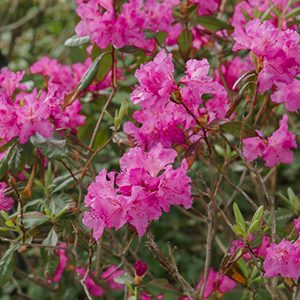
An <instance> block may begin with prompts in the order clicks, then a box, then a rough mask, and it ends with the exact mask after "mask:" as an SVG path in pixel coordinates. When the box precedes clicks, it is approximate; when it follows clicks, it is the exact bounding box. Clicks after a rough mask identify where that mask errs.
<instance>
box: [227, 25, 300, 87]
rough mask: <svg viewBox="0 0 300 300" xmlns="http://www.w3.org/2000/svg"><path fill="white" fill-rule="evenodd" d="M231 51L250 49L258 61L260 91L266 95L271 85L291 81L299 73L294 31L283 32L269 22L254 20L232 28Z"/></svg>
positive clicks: (297, 43)
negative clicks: (232, 45)
mask: <svg viewBox="0 0 300 300" xmlns="http://www.w3.org/2000/svg"><path fill="white" fill-rule="evenodd" d="M233 37H234V39H235V41H236V44H235V45H234V47H233V50H241V49H249V50H251V51H252V52H253V53H254V54H255V55H256V56H257V57H258V58H259V59H260V60H262V62H263V63H262V66H259V75H258V79H259V91H260V92H265V91H266V90H268V89H270V88H271V87H272V85H273V84H275V85H276V84H278V83H281V82H283V83H286V84H289V83H291V82H292V81H293V79H294V76H295V75H296V74H297V72H298V71H299V65H300V58H299V51H300V47H299V35H298V33H297V32H296V31H293V30H290V29H289V30H286V31H282V30H280V29H278V28H276V27H275V26H274V25H273V24H272V23H270V22H269V21H265V22H263V23H262V24H261V23H260V20H258V19H255V20H253V21H250V22H248V23H246V24H245V26H238V27H236V28H235V31H234V33H233Z"/></svg>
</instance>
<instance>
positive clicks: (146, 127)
mask: <svg viewBox="0 0 300 300" xmlns="http://www.w3.org/2000/svg"><path fill="white" fill-rule="evenodd" d="M186 66H187V68H186V72H185V76H184V77H183V78H182V79H181V80H180V87H179V88H178V85H179V84H177V85H176V83H175V81H174V75H173V73H174V65H173V63H172V56H171V55H168V56H167V54H166V53H165V51H161V52H160V53H159V54H158V55H157V56H156V57H155V58H154V61H152V62H149V63H147V64H145V65H143V66H142V67H141V68H140V69H139V70H138V71H137V72H136V77H137V78H138V80H139V85H138V86H137V87H136V88H135V89H134V91H133V93H132V94H131V100H132V102H133V103H134V104H137V103H140V104H141V108H140V109H139V110H138V111H136V112H135V113H134V114H133V118H134V120H135V121H136V122H138V124H137V125H136V124H133V123H131V122H127V123H125V124H124V131H125V133H127V134H128V135H129V136H130V138H131V139H132V140H133V141H134V142H135V143H136V144H137V145H139V146H142V147H143V148H144V149H151V147H153V146H155V145H157V144H158V143H161V144H162V145H163V146H164V147H171V146H172V145H173V144H184V143H186V139H187V138H186V136H190V137H191V139H192V141H195V140H197V139H200V138H201V133H199V134H198V135H195V133H194V128H195V126H196V125H197V122H196V120H195V119H197V118H202V117H203V116H204V117H206V116H207V118H206V119H208V121H207V122H208V123H210V122H212V121H214V120H215V119H222V118H224V117H225V115H226V112H227V110H228V108H229V103H228V98H227V94H226V91H225V89H224V87H222V86H221V85H220V84H219V83H218V82H216V81H215V80H213V78H212V77H210V76H209V75H208V72H209V68H210V66H209V64H208V61H207V60H206V59H203V60H196V59H191V60H189V61H188V62H187V65H186ZM206 94H207V95H209V97H210V99H209V100H208V101H206V103H203V100H202V97H203V96H204V95H206ZM181 101H182V102H184V104H185V106H183V105H182V104H181ZM191 113H192V114H194V116H192V115H191ZM139 125H140V126H139Z"/></svg>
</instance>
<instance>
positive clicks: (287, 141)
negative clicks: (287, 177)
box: [243, 115, 297, 168]
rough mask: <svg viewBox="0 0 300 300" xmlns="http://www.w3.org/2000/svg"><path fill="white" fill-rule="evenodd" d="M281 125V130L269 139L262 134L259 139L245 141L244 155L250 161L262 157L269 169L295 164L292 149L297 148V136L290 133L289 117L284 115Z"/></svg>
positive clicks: (259, 134)
mask: <svg viewBox="0 0 300 300" xmlns="http://www.w3.org/2000/svg"><path fill="white" fill-rule="evenodd" d="M279 124H280V126H279V128H278V129H277V130H276V131H275V132H273V134H272V135H271V136H270V137H269V138H268V139H264V137H263V135H262V133H260V132H258V136H257V137H250V138H246V139H243V145H244V148H243V153H244V156H245V157H246V158H247V159H248V160H249V161H253V160H255V159H257V158H258V157H261V158H263V159H264V161H265V165H266V166H267V167H269V168H271V167H273V166H275V165H277V164H279V163H285V164H290V163H292V162H293V160H294V154H293V152H292V151H291V149H293V148H294V149H295V148H297V144H296V137H295V135H294V134H293V133H291V132H290V131H288V116H287V115H284V116H283V117H282V119H281V120H280V123H279Z"/></svg>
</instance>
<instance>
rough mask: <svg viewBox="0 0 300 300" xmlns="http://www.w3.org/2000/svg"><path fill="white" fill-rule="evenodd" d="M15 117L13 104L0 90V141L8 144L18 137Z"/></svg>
mask: <svg viewBox="0 0 300 300" xmlns="http://www.w3.org/2000/svg"><path fill="white" fill-rule="evenodd" d="M18 133H19V127H18V125H17V115H16V112H15V108H14V104H13V102H12V101H11V99H10V98H9V97H8V95H7V94H6V93H5V92H4V91H3V90H1V89H0V139H2V140H3V141H4V142H9V141H10V140H11V139H13V138H14V137H16V136H18Z"/></svg>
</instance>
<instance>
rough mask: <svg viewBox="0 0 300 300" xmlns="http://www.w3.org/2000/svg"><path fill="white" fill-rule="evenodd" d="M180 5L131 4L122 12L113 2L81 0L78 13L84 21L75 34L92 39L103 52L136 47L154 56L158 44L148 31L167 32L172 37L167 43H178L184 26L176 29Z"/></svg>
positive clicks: (171, 0)
mask: <svg viewBox="0 0 300 300" xmlns="http://www.w3.org/2000/svg"><path fill="white" fill-rule="evenodd" d="M179 3H180V1H178V0H167V1H157V0H146V1H145V2H144V1H142V0H130V1H129V2H128V3H125V4H123V5H122V7H121V9H120V11H119V12H118V11H117V10H116V8H115V7H114V5H113V1H112V0H108V1H101V0H88V1H84V0H77V4H78V7H77V10H76V11H77V14H78V15H79V16H80V18H81V21H80V22H79V24H78V25H77V26H76V29H75V30H76V33H77V35H79V36H89V37H90V38H91V41H92V42H93V43H95V44H96V45H97V46H98V47H100V48H106V47H107V46H109V45H113V46H114V47H116V48H122V47H125V46H135V47H138V48H142V49H145V50H147V51H150V52H152V51H153V50H154V46H155V41H154V39H153V38H150V39H147V38H146V35H145V32H144V31H146V30H150V31H153V32H158V31H164V32H166V33H167V34H168V38H167V43H168V44H173V43H175V42H176V40H177V37H178V36H179V34H180V33H181V31H182V26H181V25H180V24H175V25H173V23H174V18H173V15H172V7H173V6H174V5H177V4H179Z"/></svg>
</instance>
